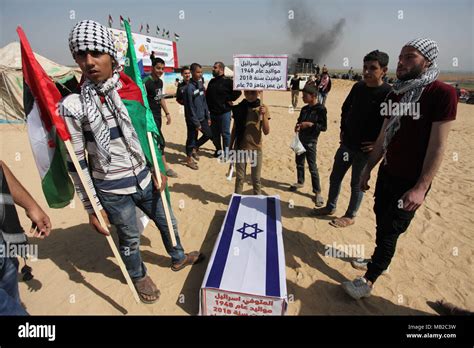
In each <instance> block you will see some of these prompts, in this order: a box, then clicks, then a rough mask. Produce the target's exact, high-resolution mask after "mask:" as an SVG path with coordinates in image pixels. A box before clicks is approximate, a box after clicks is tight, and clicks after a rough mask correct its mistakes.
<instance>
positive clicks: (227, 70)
mask: <svg viewBox="0 0 474 348" xmlns="http://www.w3.org/2000/svg"><path fill="white" fill-rule="evenodd" d="M224 76H227V77H234V72H233V71H232V69H230V68H228V67H224Z"/></svg>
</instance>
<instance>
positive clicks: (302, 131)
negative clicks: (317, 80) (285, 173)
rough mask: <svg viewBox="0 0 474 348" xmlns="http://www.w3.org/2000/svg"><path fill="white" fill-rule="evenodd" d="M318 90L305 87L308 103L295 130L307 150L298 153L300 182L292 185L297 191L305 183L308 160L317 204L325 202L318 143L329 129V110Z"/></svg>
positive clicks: (291, 188)
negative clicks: (305, 164) (305, 163)
mask: <svg viewBox="0 0 474 348" xmlns="http://www.w3.org/2000/svg"><path fill="white" fill-rule="evenodd" d="M317 95H318V90H317V89H316V88H315V87H314V86H306V87H305V88H304V89H303V102H304V103H306V105H305V106H304V107H303V108H302V109H301V111H300V116H299V117H298V122H297V123H296V126H295V132H298V136H299V138H300V141H301V143H302V144H303V146H304V148H305V150H306V152H304V153H302V154H301V155H296V171H297V175H298V182H297V183H296V184H294V185H292V186H291V187H290V190H291V191H296V190H297V189H298V188H301V187H303V184H304V160H305V158H306V161H307V162H308V167H309V172H310V173H311V183H312V185H313V192H314V194H315V202H316V205H318V206H322V205H323V204H324V202H323V198H322V196H321V183H320V180H319V172H318V166H317V164H316V145H317V144H318V137H319V133H320V132H325V131H326V130H327V111H326V108H325V107H324V105H322V104H320V103H318V97H317Z"/></svg>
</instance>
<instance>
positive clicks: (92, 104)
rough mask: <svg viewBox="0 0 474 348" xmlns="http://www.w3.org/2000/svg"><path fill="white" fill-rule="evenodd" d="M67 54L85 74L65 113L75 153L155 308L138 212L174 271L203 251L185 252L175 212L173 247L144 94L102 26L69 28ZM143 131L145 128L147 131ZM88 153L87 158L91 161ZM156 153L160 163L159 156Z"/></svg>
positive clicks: (126, 259) (81, 192) (88, 205)
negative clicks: (148, 137) (148, 144)
mask: <svg viewBox="0 0 474 348" xmlns="http://www.w3.org/2000/svg"><path fill="white" fill-rule="evenodd" d="M69 48H70V50H71V53H72V55H73V57H74V59H75V61H76V63H77V64H78V65H79V67H80V69H81V70H82V73H83V78H84V83H83V84H82V86H81V93H80V95H78V94H72V95H69V96H68V97H66V98H65V99H64V100H63V101H62V103H61V105H60V112H61V114H62V116H63V117H64V119H65V122H66V124H67V127H68V129H69V132H70V134H71V141H72V145H73V147H74V150H75V153H76V155H77V157H78V159H79V162H80V163H81V166H82V169H83V174H84V176H85V177H86V178H87V184H88V186H89V188H90V190H91V191H92V192H93V196H94V199H95V200H96V204H97V205H98V206H99V208H100V209H101V214H102V216H103V217H104V219H105V221H106V222H107V223H108V221H110V222H111V223H112V224H113V225H115V227H116V229H117V234H118V237H119V250H120V254H121V256H122V259H123V261H124V263H125V265H126V268H127V271H128V273H129V274H130V277H131V278H132V281H133V283H134V285H135V287H136V289H137V292H138V294H139V296H140V299H141V300H142V302H144V303H154V302H156V301H157V300H158V298H159V295H160V292H159V290H158V289H157V287H156V285H155V284H154V283H153V281H152V280H151V278H150V277H149V276H148V275H147V271H146V267H145V265H144V264H143V262H142V259H141V255H140V250H139V246H140V232H139V229H138V225H137V218H136V213H135V209H136V207H138V208H140V209H141V210H142V211H143V212H144V213H145V214H146V215H147V216H148V217H149V218H150V219H152V220H153V221H154V222H155V224H156V226H157V227H158V229H159V230H160V233H161V237H162V239H163V243H164V245H165V248H166V251H167V252H168V254H169V255H170V256H171V260H172V266H171V268H172V270H173V271H178V270H181V269H182V268H184V267H185V266H187V265H192V264H195V263H197V262H199V261H200V260H201V259H202V255H201V254H200V253H199V252H196V251H194V252H191V253H189V254H185V253H184V250H183V247H182V246H181V243H180V240H179V235H178V229H177V223H176V219H175V218H174V216H173V213H172V211H170V213H171V221H172V228H173V231H174V234H175V238H176V242H177V243H176V245H175V246H173V243H172V241H171V234H170V229H169V227H168V225H167V221H166V217H165V204H164V202H163V200H162V198H161V196H160V192H159V191H162V190H163V189H164V188H165V185H166V176H164V175H161V181H162V185H161V187H159V185H158V181H159V180H158V179H157V178H156V174H157V173H153V170H151V169H150V160H149V158H148V156H146V153H147V151H149V150H146V149H145V147H144V143H143V142H142V139H141V138H140V136H139V134H140V133H141V132H142V130H140V129H138V128H137V127H138V125H139V124H140V122H141V124H142V125H143V124H144V122H145V123H146V111H147V109H146V108H145V107H144V100H143V95H142V92H141V90H140V88H139V86H137V85H136V84H135V83H134V82H133V81H132V79H131V78H130V77H128V76H127V75H126V74H124V73H123V72H121V67H120V66H119V65H118V63H117V52H116V49H115V45H114V41H113V35H112V33H111V32H110V31H109V30H108V29H107V28H106V27H104V26H103V25H101V24H99V23H97V22H94V21H91V20H85V21H81V22H79V23H78V24H76V26H75V27H74V28H73V29H72V31H71V34H70V36H69ZM145 128H146V127H145ZM85 150H87V153H88V158H87V161H86V157H85ZM160 157H161V156H160V154H158V159H159V158H160ZM70 174H71V176H72V178H73V181H74V182H75V184H76V191H77V192H78V194H79V196H80V198H81V200H82V201H83V204H84V207H85V208H86V210H87V212H88V213H89V221H90V224H91V225H93V226H94V227H95V229H96V230H97V231H98V232H100V233H103V234H107V231H106V230H105V229H104V228H102V227H101V225H100V223H99V221H98V218H97V216H96V215H95V214H94V212H93V210H92V209H91V202H90V201H89V199H88V198H87V196H86V195H85V194H84V187H82V185H81V183H80V181H79V180H78V173H76V172H75V171H74V169H72V168H71V167H70Z"/></svg>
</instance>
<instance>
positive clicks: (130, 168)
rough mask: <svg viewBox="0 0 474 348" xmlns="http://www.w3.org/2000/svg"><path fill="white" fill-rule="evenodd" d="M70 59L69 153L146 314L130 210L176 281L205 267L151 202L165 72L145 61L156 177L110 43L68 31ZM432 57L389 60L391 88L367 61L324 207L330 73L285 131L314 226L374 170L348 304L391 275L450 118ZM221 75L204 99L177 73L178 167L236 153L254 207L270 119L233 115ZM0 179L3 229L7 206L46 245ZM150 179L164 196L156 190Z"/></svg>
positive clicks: (379, 56) (254, 110)
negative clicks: (76, 86)
mask: <svg viewBox="0 0 474 348" xmlns="http://www.w3.org/2000/svg"><path fill="white" fill-rule="evenodd" d="M69 47H70V51H71V54H72V56H73V58H74V60H75V61H76V63H77V64H78V66H79V68H80V69H81V71H82V73H83V76H84V82H83V84H82V86H81V90H80V93H79V94H71V95H69V96H67V97H66V98H64V99H63V100H62V107H61V113H62V114H61V116H62V117H63V118H64V120H65V123H66V125H67V127H68V129H69V132H70V134H71V140H72V145H73V148H74V150H75V153H76V154H77V156H78V159H79V161H80V163H82V164H83V167H82V170H83V175H84V176H85V177H86V179H87V180H86V182H87V185H89V188H90V190H91V191H92V193H93V199H94V200H95V204H96V205H97V206H98V207H99V209H100V213H101V214H102V215H103V217H104V218H105V221H106V222H107V223H110V224H113V225H114V226H115V227H116V233H117V235H118V237H119V238H118V240H119V250H120V254H121V257H122V259H123V261H124V263H125V265H126V269H127V271H128V273H129V275H130V277H131V279H132V281H133V283H134V285H135V287H136V289H137V292H138V294H139V296H140V298H141V300H142V301H143V302H144V303H154V302H156V301H157V300H158V298H159V296H160V291H159V290H158V287H157V286H156V284H155V283H154V282H153V280H152V279H151V278H150V277H149V276H148V274H147V269H146V267H145V264H144V263H143V261H142V258H141V252H140V232H139V228H138V226H137V219H136V216H135V209H136V208H139V209H141V210H142V211H143V212H144V213H145V214H146V215H147V216H148V217H149V218H150V219H151V220H152V221H153V222H154V223H155V224H156V226H157V227H158V229H159V231H160V233H161V237H162V240H163V243H164V245H165V248H166V251H167V252H168V254H169V255H170V257H171V269H172V270H173V271H179V270H181V269H183V268H184V267H186V266H190V265H194V264H196V263H198V262H200V261H201V260H203V258H204V255H202V254H201V253H200V252H199V251H192V252H189V253H186V252H185V251H184V247H183V246H182V244H181V241H180V238H179V232H178V223H177V221H176V218H175V217H174V214H173V212H172V210H171V209H170V210H171V211H170V213H171V219H172V225H173V231H174V234H175V238H176V241H177V243H176V245H173V243H172V242H171V238H170V237H171V235H170V233H171V231H170V229H169V226H168V225H167V222H166V218H165V213H164V203H163V202H162V199H161V196H160V194H159V193H160V191H162V190H163V189H164V185H165V184H166V182H167V180H168V179H167V178H168V177H170V178H173V177H176V176H177V173H176V172H175V171H174V170H172V169H171V168H170V167H169V165H168V164H167V163H166V158H165V157H166V156H165V150H166V142H165V140H164V136H163V132H162V131H163V129H162V118H163V116H164V117H165V118H166V123H167V124H170V123H171V122H172V117H171V114H170V112H169V110H168V107H167V105H166V100H165V98H164V93H163V81H162V79H161V77H162V75H163V71H164V70H163V69H164V61H163V60H162V59H160V58H154V59H153V61H152V73H151V75H150V77H149V78H147V79H145V81H144V85H145V87H146V91H147V98H148V102H149V105H150V108H151V110H152V112H153V116H154V119H155V123H156V125H157V128H158V129H159V131H160V134H161V141H160V149H161V152H162V156H163V161H164V163H165V169H166V171H165V172H164V173H161V174H160V173H156V172H154V170H153V167H152V166H151V165H150V163H148V162H147V160H146V158H145V156H144V153H143V151H142V149H141V148H140V144H139V141H138V138H137V134H136V132H135V130H134V128H133V126H132V124H131V122H130V116H129V114H128V112H129V111H127V109H126V108H125V107H124V106H123V100H122V99H123V95H124V93H123V92H124V91H125V90H126V91H127V93H128V94H130V93H135V92H136V91H137V90H138V89H137V86H136V85H135V84H134V83H133V82H132V81H130V79H127V77H126V76H125V75H124V73H123V72H122V70H121V67H120V66H119V64H118V63H117V52H116V49H115V45H114V40H113V37H112V34H111V33H110V31H109V30H108V29H107V28H105V27H104V26H102V25H101V24H99V23H96V22H94V21H90V20H86V21H81V22H79V23H78V24H76V25H75V26H74V28H73V29H72V31H71V34H70V37H69ZM437 56H438V47H437V44H436V42H434V41H433V40H430V39H415V40H412V41H410V42H408V43H407V44H406V45H404V46H403V47H402V49H401V52H400V55H399V57H398V65H397V78H398V79H397V81H396V82H395V83H394V85H393V86H390V85H388V84H387V83H385V82H384V81H383V79H384V76H385V75H386V73H387V69H388V62H389V57H388V55H387V54H386V53H384V52H381V51H378V50H375V51H372V52H370V53H368V54H367V55H365V57H364V58H363V77H364V79H363V81H360V82H357V83H355V84H354V86H353V87H352V89H351V91H350V93H349V95H348V96H347V97H346V100H345V101H344V103H343V104H342V107H341V109H342V112H341V122H340V145H339V148H338V149H336V150H335V155H334V163H333V166H332V171H331V175H330V182H329V193H328V198H327V201H326V203H324V199H323V197H322V189H321V186H322V183H321V180H320V177H319V173H318V167H317V155H316V154H317V145H318V137H319V135H320V132H324V131H326V129H327V127H328V125H327V110H326V107H325V102H326V100H327V95H328V93H329V91H330V89H331V79H330V77H329V74H328V71H327V68H326V67H323V69H322V74H321V76H320V79H318V80H316V79H315V80H314V81H311V82H308V84H307V85H306V86H305V87H304V88H303V91H302V100H303V102H304V103H305V106H304V107H303V108H301V110H300V112H299V116H298V119H297V122H296V124H295V128H294V131H295V132H297V133H298V137H299V139H300V141H301V143H302V145H303V147H304V149H305V152H304V153H303V154H298V155H296V157H295V164H296V173H297V182H296V183H295V184H294V185H292V186H291V187H290V190H292V191H296V190H298V189H300V188H301V187H303V184H304V181H305V175H304V174H305V164H304V162H305V160H306V162H307V163H308V167H309V172H310V175H311V183H312V191H313V193H314V203H315V208H314V211H313V213H312V216H313V217H316V218H317V217H320V216H332V215H334V214H335V213H336V208H337V200H338V195H339V192H340V189H341V182H342V180H343V178H344V176H345V174H346V173H347V171H348V170H349V168H351V167H352V173H351V175H352V177H351V183H350V186H351V197H350V201H349V206H348V207H347V210H346V212H345V214H344V215H343V216H341V217H338V218H334V219H333V220H331V222H330V223H331V225H333V226H334V227H336V228H345V227H348V226H350V225H352V224H354V223H355V218H356V216H357V211H358V209H359V207H360V204H361V202H362V199H363V196H364V192H365V191H367V190H368V189H369V186H368V183H369V180H370V177H371V173H372V170H373V169H374V168H375V166H376V165H377V164H378V163H379V162H380V161H381V160H383V161H382V163H381V164H380V166H379V169H378V174H377V182H376V186H375V205H374V213H375V218H376V232H375V244H376V247H375V250H374V252H373V255H372V257H371V258H370V259H364V260H354V261H353V262H352V266H353V267H355V268H357V269H359V270H364V271H365V275H364V276H362V277H358V278H356V279H355V280H354V281H351V282H345V283H343V284H342V287H343V288H344V290H345V291H346V292H347V293H348V294H349V295H350V296H351V297H353V298H355V299H360V298H363V297H368V296H370V294H371V292H372V289H373V286H374V283H375V282H376V280H377V278H378V277H379V276H380V275H381V274H383V273H384V272H386V271H387V270H388V267H389V264H390V262H391V260H392V257H393V256H394V254H395V249H396V244H397V239H398V237H399V236H400V235H401V234H402V233H403V232H405V231H406V230H407V228H408V226H409V225H410V222H411V220H412V219H413V218H414V216H415V212H416V210H417V209H418V208H419V207H420V205H421V204H422V203H423V201H424V199H425V197H426V195H427V194H428V192H429V189H430V186H431V182H432V181H433V179H434V177H435V175H436V173H437V171H438V169H439V167H440V165H441V161H442V157H443V153H444V151H445V148H446V141H447V136H448V133H449V130H450V127H451V124H452V122H451V121H453V120H454V119H455V118H456V105H457V98H456V91H455V89H454V88H452V87H451V86H449V85H447V84H445V83H443V82H441V81H439V80H437V77H438V74H439V69H438V67H437V64H436V60H437ZM224 68H225V66H224V64H223V63H222V62H216V63H215V64H214V66H213V70H212V74H213V79H212V80H211V81H209V84H208V86H207V88H205V87H204V83H203V80H202V66H201V65H200V64H198V63H193V64H191V65H190V66H189V67H183V68H182V72H181V73H182V77H183V80H182V81H181V82H180V83H179V84H178V86H177V93H176V100H177V102H178V103H179V104H181V105H183V107H184V115H185V120H186V132H187V139H186V144H185V152H186V161H185V165H186V166H188V167H189V168H191V169H193V170H198V165H197V162H198V161H199V150H200V147H202V146H203V145H204V144H205V143H206V142H208V141H209V140H211V141H212V143H213V144H214V147H215V157H218V156H223V158H225V159H229V158H231V157H232V155H233V154H235V153H236V152H239V153H244V154H245V155H244V156H235V158H238V159H239V160H235V161H234V162H233V165H234V166H235V173H236V179H235V192H236V193H239V194H241V193H242V192H243V185H244V183H245V173H246V169H247V164H250V165H251V178H252V185H253V194H255V195H259V194H261V193H262V191H261V189H262V183H261V179H260V178H261V172H262V163H263V136H265V135H268V134H269V133H270V119H271V117H270V110H269V107H268V106H266V105H264V104H263V103H262V102H261V99H260V98H259V95H260V92H259V91H253V90H246V91H244V93H243V99H242V101H240V102H239V103H238V104H235V103H236V101H237V100H238V99H239V97H241V92H240V91H235V90H233V88H232V86H233V84H232V80H231V78H228V77H225V76H224ZM291 86H292V87H291V90H292V91H291V94H292V104H293V106H294V107H295V108H296V106H297V99H298V94H299V81H298V77H297V76H296V75H295V78H294V81H293V80H292V82H291ZM293 86H295V87H294V88H293ZM296 86H298V88H296ZM134 91H135V92H134ZM389 101H390V102H393V103H399V104H403V103H405V104H416V103H417V104H419V106H420V109H421V115H420V114H419V115H403V117H398V116H394V115H392V114H391V113H390V112H389V113H388V114H383V113H382V112H381V110H382V105H383V104H384V103H388V102H389ZM137 112H138V111H137ZM415 116H417V117H415ZM232 119H233V122H232ZM86 153H87V156H86ZM70 161H71V159H70V158H68V162H70ZM69 164H70V163H69ZM2 168H3V170H2V171H0V174H2V176H1V177H0V179H1V180H2V194H3V195H9V194H10V193H9V192H10V191H11V196H12V199H10V200H5V199H4V200H3V201H2V202H1V203H0V217H2V216H5V215H4V214H5V212H7V211H8V209H11V207H12V205H13V202H15V203H17V204H18V205H20V206H22V207H24V208H25V209H26V211H27V215H28V216H29V217H30V219H31V220H32V221H33V223H35V224H36V226H37V230H38V231H39V232H38V233H39V234H40V235H41V236H47V235H48V234H49V233H50V231H51V222H50V221H49V218H48V217H47V215H46V214H45V213H44V212H43V211H42V210H41V208H39V206H38V204H37V203H36V202H35V201H34V200H33V198H32V197H31V196H29V194H28V193H27V192H26V190H25V189H24V188H23V187H22V186H21V184H19V183H18V181H17V180H15V179H14V177H13V175H12V174H11V173H10V172H9V170H8V169H7V167H6V166H4V165H3V164H2ZM68 168H69V169H70V174H71V177H72V179H73V181H74V183H75V187H76V191H77V193H78V195H79V197H80V199H81V200H82V202H83V204H84V208H85V209H86V211H87V212H88V214H89V221H90V224H91V225H92V226H93V227H94V228H95V229H96V230H97V231H98V232H100V233H103V234H107V231H106V230H104V228H103V227H102V226H101V225H100V223H99V221H98V219H97V216H96V215H95V212H94V210H93V209H92V204H91V202H90V201H89V198H88V197H87V195H86V194H85V192H84V187H83V186H82V183H81V181H80V180H79V176H78V173H76V172H75V170H74V169H73V167H72V166H71V165H69V166H68ZM158 175H159V176H160V178H161V182H162V185H159V184H158V183H159V180H157V176H158ZM5 178H6V179H5ZM8 186H10V191H9V190H8ZM7 216H11V215H7ZM17 220H18V219H17V218H16V220H15V221H12V220H9V219H6V220H5V219H0V222H1V223H2V225H0V228H1V230H2V232H7V233H2V234H1V235H0V238H1V240H0V241H1V242H2V243H8V242H9V241H8V239H7V238H5V237H2V235H3V236H5V235H7V234H8V232H9V231H11V230H14V229H16V231H17V234H18V235H22V233H21V227H19V224H18V221H17ZM17 240H21V238H19V239H18V238H17ZM21 241H22V242H23V240H21ZM17 268H18V264H17V263H15V262H13V261H12V260H9V259H4V258H0V270H1V271H2V272H1V273H0V274H1V278H0V313H2V314H15V313H22V314H24V313H23V312H24V311H23V312H22V311H21V308H20V307H19V296H18V286H17V283H16V282H17V280H16V278H15V277H13V276H12V274H16V269H17ZM15 284H16V285H15Z"/></svg>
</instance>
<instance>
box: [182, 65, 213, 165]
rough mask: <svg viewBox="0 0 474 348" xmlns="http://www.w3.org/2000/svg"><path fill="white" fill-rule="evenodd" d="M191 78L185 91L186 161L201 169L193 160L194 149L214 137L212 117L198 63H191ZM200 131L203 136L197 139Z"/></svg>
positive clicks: (187, 163)
mask: <svg viewBox="0 0 474 348" xmlns="http://www.w3.org/2000/svg"><path fill="white" fill-rule="evenodd" d="M191 76H192V77H191V80H190V81H189V84H188V86H187V87H186V89H185V91H184V116H185V118H186V128H187V132H188V135H187V139H186V157H187V158H186V162H185V164H186V165H187V166H188V167H189V168H191V169H195V170H197V169H199V168H198V166H197V164H196V162H194V161H193V158H192V155H193V151H195V150H196V149H198V148H199V147H201V146H202V145H204V144H205V143H206V142H207V141H208V140H209V139H211V138H212V132H211V128H210V125H211V119H210V116H209V110H208V108H207V103H206V96H205V95H204V85H203V83H202V67H201V65H199V64H198V63H193V64H191ZM198 132H201V133H202V136H201V137H200V138H199V140H197V134H198Z"/></svg>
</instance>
